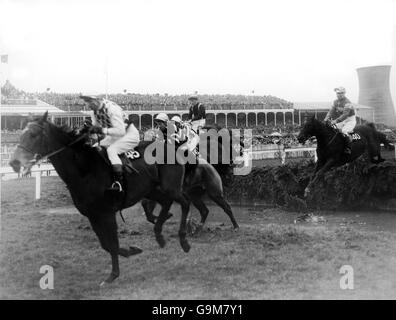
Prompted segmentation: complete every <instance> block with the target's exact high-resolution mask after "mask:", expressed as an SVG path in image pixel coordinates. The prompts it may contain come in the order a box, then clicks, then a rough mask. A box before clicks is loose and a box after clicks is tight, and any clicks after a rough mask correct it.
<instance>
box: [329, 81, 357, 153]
mask: <svg viewBox="0 0 396 320" xmlns="http://www.w3.org/2000/svg"><path fill="white" fill-rule="evenodd" d="M334 91H335V92H336V93H337V100H335V101H334V103H333V106H332V108H331V109H330V110H329V112H328V113H327V115H326V117H325V119H324V121H331V123H332V124H334V125H336V126H337V128H338V129H339V130H340V131H341V132H342V133H343V134H344V136H345V141H346V145H345V153H346V154H349V155H350V154H351V144H352V137H351V136H350V135H349V134H350V133H351V132H353V130H354V129H355V126H356V112H355V109H354V107H353V105H352V103H351V102H350V101H349V100H348V99H347V98H346V97H345V92H346V91H345V89H344V88H343V87H339V88H335V89H334Z"/></svg>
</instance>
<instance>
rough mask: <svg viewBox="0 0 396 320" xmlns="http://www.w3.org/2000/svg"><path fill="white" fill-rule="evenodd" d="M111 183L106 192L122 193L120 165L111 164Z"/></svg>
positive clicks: (122, 179)
mask: <svg viewBox="0 0 396 320" xmlns="http://www.w3.org/2000/svg"><path fill="white" fill-rule="evenodd" d="M113 179H114V181H113V183H112V185H111V187H110V188H107V191H112V192H123V191H124V188H123V185H122V184H123V182H124V175H123V172H122V165H121V164H113Z"/></svg>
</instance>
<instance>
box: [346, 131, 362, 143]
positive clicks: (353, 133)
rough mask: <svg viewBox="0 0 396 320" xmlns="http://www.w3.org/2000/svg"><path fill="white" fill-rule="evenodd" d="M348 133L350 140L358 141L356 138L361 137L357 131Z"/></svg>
mask: <svg viewBox="0 0 396 320" xmlns="http://www.w3.org/2000/svg"><path fill="white" fill-rule="evenodd" d="M349 135H350V136H351V138H352V141H358V140H360V139H362V138H361V136H360V135H359V134H358V133H357V132H351V133H349Z"/></svg>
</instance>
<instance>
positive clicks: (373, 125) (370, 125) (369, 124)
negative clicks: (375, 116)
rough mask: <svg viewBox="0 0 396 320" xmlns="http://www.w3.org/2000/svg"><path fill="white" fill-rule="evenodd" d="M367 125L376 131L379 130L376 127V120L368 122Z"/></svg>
mask: <svg viewBox="0 0 396 320" xmlns="http://www.w3.org/2000/svg"><path fill="white" fill-rule="evenodd" d="M366 125H367V126H369V127H370V128H372V129H373V130H374V131H377V128H376V127H375V124H374V122H368V123H366Z"/></svg>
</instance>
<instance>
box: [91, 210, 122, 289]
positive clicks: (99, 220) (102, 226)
mask: <svg viewBox="0 0 396 320" xmlns="http://www.w3.org/2000/svg"><path fill="white" fill-rule="evenodd" d="M89 221H90V223H91V226H92V229H93V230H94V231H95V233H96V235H97V236H98V238H99V242H100V244H101V246H102V248H103V249H104V250H106V251H107V252H109V253H110V256H111V266H112V268H111V273H110V275H109V276H108V277H107V279H106V280H105V281H103V282H102V283H101V284H100V285H101V286H103V285H104V284H106V283H111V282H113V281H114V280H115V279H117V278H118V277H119V275H120V267H119V261H118V253H119V249H120V247H119V242H118V234H117V221H116V218H115V213H98V214H93V215H92V216H90V217H89Z"/></svg>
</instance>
